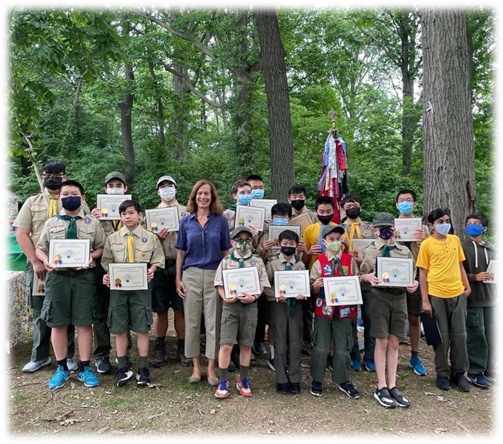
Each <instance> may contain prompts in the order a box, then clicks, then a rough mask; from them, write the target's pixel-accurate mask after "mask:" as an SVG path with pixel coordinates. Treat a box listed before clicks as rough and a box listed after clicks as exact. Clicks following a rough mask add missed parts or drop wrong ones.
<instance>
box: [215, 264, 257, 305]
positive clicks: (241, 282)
mask: <svg viewBox="0 0 503 444" xmlns="http://www.w3.org/2000/svg"><path fill="white" fill-rule="evenodd" d="M222 276H223V279H224V291H225V297H226V298H227V299H232V298H233V297H235V296H237V297H242V296H244V293H245V292H246V293H250V294H260V281H259V278H258V270H257V267H246V268H234V269H232V270H222Z"/></svg>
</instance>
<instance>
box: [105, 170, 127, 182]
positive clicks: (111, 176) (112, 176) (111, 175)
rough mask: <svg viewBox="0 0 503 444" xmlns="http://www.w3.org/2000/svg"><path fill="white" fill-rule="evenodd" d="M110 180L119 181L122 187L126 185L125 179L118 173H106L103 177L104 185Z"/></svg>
mask: <svg viewBox="0 0 503 444" xmlns="http://www.w3.org/2000/svg"><path fill="white" fill-rule="evenodd" d="M112 179H119V180H120V181H121V182H122V183H123V184H124V185H125V184H126V178H125V177H124V174H122V173H119V172H118V171H112V172H111V173H108V174H107V175H106V177H105V183H108V182H110V181H111V180H112Z"/></svg>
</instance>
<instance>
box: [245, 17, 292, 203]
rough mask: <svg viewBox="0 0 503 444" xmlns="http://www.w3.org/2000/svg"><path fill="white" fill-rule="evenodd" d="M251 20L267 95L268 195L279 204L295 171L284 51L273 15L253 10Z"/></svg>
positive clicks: (275, 18)
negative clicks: (256, 39)
mask: <svg viewBox="0 0 503 444" xmlns="http://www.w3.org/2000/svg"><path fill="white" fill-rule="evenodd" d="M254 17H255V23H256V25H257V30H258V36H259V41H260V58H261V61H262V66H263V71H264V78H265V90H266V93H267V109H268V118H269V141H270V159H271V188H272V195H273V197H274V198H275V199H278V201H279V202H286V201H287V199H288V188H289V187H290V186H291V185H292V184H293V183H294V181H295V172H294V166H293V140H292V139H293V137H292V122H291V120H290V101H289V95H288V83H287V78H286V66H285V50H284V48H283V43H282V41H281V36H280V33H279V26H278V17H277V15H276V12H275V11H274V10H270V11H269V10H267V11H266V10H264V11H256V12H255V13H254Z"/></svg>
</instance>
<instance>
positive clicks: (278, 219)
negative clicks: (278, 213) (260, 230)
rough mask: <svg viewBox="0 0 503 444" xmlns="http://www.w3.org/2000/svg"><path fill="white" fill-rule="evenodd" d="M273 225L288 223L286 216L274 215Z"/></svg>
mask: <svg viewBox="0 0 503 444" xmlns="http://www.w3.org/2000/svg"><path fill="white" fill-rule="evenodd" d="M272 224H273V225H288V218H287V217H276V218H274V219H273V220H272Z"/></svg>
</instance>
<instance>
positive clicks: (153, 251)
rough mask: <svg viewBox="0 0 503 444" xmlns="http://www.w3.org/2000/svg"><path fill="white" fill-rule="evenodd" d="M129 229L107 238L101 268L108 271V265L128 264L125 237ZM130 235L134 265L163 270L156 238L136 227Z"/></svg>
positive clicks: (160, 252)
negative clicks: (146, 265) (111, 263)
mask: <svg viewBox="0 0 503 444" xmlns="http://www.w3.org/2000/svg"><path fill="white" fill-rule="evenodd" d="M128 233H129V229H128V228H127V227H122V228H121V229H120V230H119V231H116V232H115V233H113V234H111V235H110V236H108V237H107V240H106V242H105V248H104V249H103V255H102V256H101V266H102V267H103V269H104V270H105V271H108V264H109V263H110V262H114V263H124V262H128V251H127V237H128ZM131 233H133V236H134V261H135V262H136V263H149V264H150V265H155V266H156V267H157V269H161V268H164V253H163V251H162V246H161V243H160V242H159V239H158V238H157V236H156V235H155V234H153V233H151V232H150V231H147V230H145V228H143V227H142V226H140V225H138V226H137V227H136V228H135V229H134V230H133V231H132V232H131Z"/></svg>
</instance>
